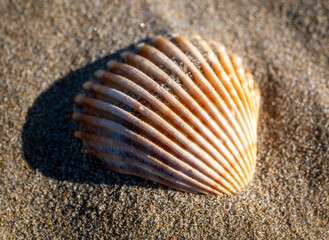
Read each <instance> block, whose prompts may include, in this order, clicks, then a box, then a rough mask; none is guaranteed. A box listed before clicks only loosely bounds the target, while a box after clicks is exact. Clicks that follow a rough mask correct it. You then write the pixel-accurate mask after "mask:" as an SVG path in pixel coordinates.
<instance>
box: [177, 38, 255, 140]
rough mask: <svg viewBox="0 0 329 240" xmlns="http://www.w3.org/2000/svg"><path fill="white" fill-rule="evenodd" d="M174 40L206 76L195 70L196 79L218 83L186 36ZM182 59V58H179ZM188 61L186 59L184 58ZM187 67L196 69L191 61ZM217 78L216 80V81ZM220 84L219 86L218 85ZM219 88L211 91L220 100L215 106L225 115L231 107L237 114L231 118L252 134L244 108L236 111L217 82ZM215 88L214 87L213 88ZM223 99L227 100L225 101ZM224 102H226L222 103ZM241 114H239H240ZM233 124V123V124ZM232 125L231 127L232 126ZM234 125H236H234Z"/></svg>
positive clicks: (213, 83) (229, 98) (210, 84)
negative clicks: (193, 59) (221, 108)
mask: <svg viewBox="0 0 329 240" xmlns="http://www.w3.org/2000/svg"><path fill="white" fill-rule="evenodd" d="M174 40H175V41H176V42H177V44H178V47H179V48H180V49H181V50H182V51H187V52H189V53H190V54H191V55H192V56H193V57H194V58H195V59H196V60H198V61H199V64H200V65H201V68H202V69H203V72H204V73H205V74H206V77H207V78H204V77H203V76H202V74H201V72H200V71H198V72H197V70H195V74H197V75H198V77H197V79H203V78H204V82H205V83H208V84H209V86H214V85H217V84H218V81H219V80H218V78H217V77H216V75H215V74H214V73H213V71H212V69H211V67H210V66H209V64H208V63H207V62H206V61H205V59H204V58H203V56H202V54H201V53H200V52H199V50H198V49H197V48H196V47H195V46H194V45H193V44H192V43H191V42H190V41H189V40H187V39H186V38H183V37H177V38H174ZM181 60H182V61H183V59H181ZM186 61H188V60H186ZM189 66H190V67H189V68H194V69H197V67H196V66H195V64H193V63H192V62H190V63H189ZM207 80H208V81H209V80H211V81H209V82H207ZM216 80H218V81H216ZM209 86H206V87H207V89H209V90H212V89H211V88H210V87H209ZM220 86H221V87H220ZM218 87H220V89H219V91H217V92H216V91H215V92H214V91H211V92H212V94H213V95H214V96H215V99H216V101H220V102H217V106H218V107H219V106H221V107H223V113H225V114H226V116H227V117H229V116H230V112H231V108H234V109H235V111H236V112H237V113H238V114H237V116H233V118H234V117H235V118H237V119H236V120H237V121H238V122H239V123H240V124H242V125H244V124H245V123H247V124H246V129H244V130H245V131H247V132H245V134H247V133H248V134H253V130H252V127H251V123H250V122H249V119H248V117H247V115H246V112H245V109H243V111H241V112H240V111H238V109H237V107H236V105H235V104H234V103H233V100H232V99H231V97H229V95H228V93H227V91H226V90H225V88H224V87H223V86H222V83H221V82H219V86H218ZM214 89H215V88H214ZM220 92H222V93H223V94H224V96H221V95H220ZM225 99H226V100H227V101H228V102H226V101H225ZM224 103H226V104H227V105H226V104H224ZM240 114H241V115H240ZM229 119H230V120H232V119H231V118H230V117H229ZM231 124H234V122H233V121H232V122H231ZM233 126H235V125H233ZM233 126H232V127H233ZM235 127H236V126H235ZM250 144H251V145H253V141H251V142H250Z"/></svg>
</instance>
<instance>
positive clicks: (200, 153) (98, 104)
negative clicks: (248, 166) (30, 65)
mask: <svg viewBox="0 0 329 240" xmlns="http://www.w3.org/2000/svg"><path fill="white" fill-rule="evenodd" d="M107 93H111V96H112V97H114V98H116V99H118V100H119V101H122V102H124V103H125V104H127V105H129V106H130V107H132V108H134V109H135V110H137V111H138V112H140V113H141V114H142V115H143V116H146V117H147V118H148V119H150V120H152V121H153V124H154V123H155V122H158V124H159V126H164V127H163V128H162V131H165V132H167V133H169V134H170V135H171V136H173V137H174V138H175V139H176V140H178V141H179V142H180V143H181V144H182V145H184V146H185V147H186V148H187V149H188V150H189V152H191V153H193V154H194V155H196V156H197V157H198V158H199V159H200V160H201V159H202V161H203V162H204V163H205V164H206V165H207V166H208V167H209V166H212V165H216V166H217V168H215V169H216V171H215V172H216V173H217V174H219V176H221V178H223V179H226V181H227V183H226V184H228V185H231V184H233V185H235V187H237V188H238V185H236V184H238V183H237V182H236V180H234V178H232V177H231V176H230V175H229V174H226V172H225V170H224V167H223V166H222V165H220V164H219V163H218V162H217V161H216V160H215V159H214V158H212V157H211V156H210V155H209V154H208V153H207V152H205V151H204V150H202V149H201V148H200V147H199V146H198V145H196V144H195V143H194V142H192V141H190V140H188V139H187V138H186V137H185V136H184V135H183V134H182V133H180V132H179V131H177V132H175V128H174V127H172V126H171V125H170V124H169V123H167V122H166V121H165V120H163V119H162V118H161V117H159V116H158V115H157V114H155V113H153V112H152V111H151V110H149V109H147V108H146V107H145V106H142V105H141V104H140V103H139V102H138V101H136V100H134V99H133V98H131V97H129V96H127V95H125V94H123V93H121V92H119V91H117V90H114V89H110V88H108V89H107ZM84 103H86V104H88V105H92V106H93V107H95V108H99V109H100V110H103V111H110V112H111V113H112V114H114V115H116V116H118V117H120V118H123V119H127V120H128V121H129V122H131V123H132V124H134V125H138V126H139V127H141V128H142V129H143V130H144V131H146V132H148V133H149V134H151V135H153V134H156V135H159V134H161V135H163V133H161V132H160V131H159V130H157V128H156V127H155V126H152V125H150V124H147V123H146V122H144V121H142V120H140V119H138V118H137V117H135V116H134V115H132V114H131V113H129V112H126V111H125V110H122V109H121V108H119V107H117V106H114V105H112V104H109V103H107V102H102V101H99V100H95V99H91V98H84ZM151 128H152V129H151ZM156 135H153V137H156Z"/></svg>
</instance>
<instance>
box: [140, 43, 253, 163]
mask: <svg viewBox="0 0 329 240" xmlns="http://www.w3.org/2000/svg"><path fill="white" fill-rule="evenodd" d="M168 42H169V41H168V40H167V43H168ZM171 44H173V43H171ZM150 50H153V52H152V53H153V55H152V54H150V52H149V51H150ZM140 51H142V53H144V54H145V55H146V56H147V57H149V56H150V57H152V60H154V61H161V64H162V65H164V66H166V67H167V68H169V69H170V71H172V72H174V73H175V74H176V75H177V76H179V78H181V79H182V80H183V82H184V83H185V84H186V85H187V86H188V88H189V89H190V90H191V91H192V92H194V95H197V96H199V100H203V102H204V104H203V105H204V106H206V107H207V108H208V112H211V113H213V115H214V116H215V118H216V120H217V121H215V122H216V125H217V124H218V123H219V124H220V125H217V126H218V127H220V128H221V129H223V130H224V131H225V130H226V131H225V132H226V134H227V135H228V136H230V139H231V140H232V139H239V141H242V142H243V144H244V146H245V149H249V145H248V144H247V143H246V140H244V138H243V139H242V138H241V136H244V134H243V133H242V132H241V131H240V132H239V129H237V131H238V132H237V133H235V131H233V132H232V131H231V129H230V128H227V125H228V123H227V122H226V120H225V118H224V117H221V116H219V115H218V114H219V113H218V111H217V108H216V107H215V106H214V105H213V103H212V102H211V101H210V100H209V99H208V98H207V97H206V96H205V94H204V93H203V92H202V91H201V90H200V89H199V88H198V87H197V86H196V85H195V83H194V82H193V81H192V80H191V79H190V78H189V77H188V76H186V75H185V74H184V73H183V72H182V71H181V70H180V69H179V67H178V66H177V65H176V64H175V63H173V62H172V61H171V60H170V59H169V58H168V56H166V55H164V53H163V52H161V51H160V50H158V49H156V48H153V47H150V46H148V45H146V46H144V47H143V48H141V49H140ZM154 53H157V54H154ZM158 56H161V58H160V59H159V58H157V57H158ZM171 63H173V64H171ZM198 111H200V112H201V113H202V112H203V111H202V108H201V109H199V110H198ZM208 117H209V116H208ZM207 121H210V123H211V122H212V121H213V119H210V120H209V118H208V119H207ZM215 133H216V134H217V133H218V132H217V131H215ZM219 137H220V136H219ZM235 141H236V140H235ZM242 152H244V151H242ZM248 168H249V169H250V166H249V165H248Z"/></svg>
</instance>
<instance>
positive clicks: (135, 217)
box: [0, 0, 329, 239]
mask: <svg viewBox="0 0 329 240" xmlns="http://www.w3.org/2000/svg"><path fill="white" fill-rule="evenodd" d="M173 33H178V34H181V35H183V36H187V37H189V36H191V35H192V34H195V33H197V34H200V35H201V36H203V37H204V38H205V39H214V40H216V41H219V42H221V43H223V44H224V45H225V46H226V47H227V49H228V51H229V52H231V53H233V52H234V53H236V54H238V55H240V56H241V57H242V58H243V60H244V66H245V67H246V69H248V70H250V71H251V72H252V73H253V74H254V77H255V81H256V84H257V86H259V88H260V90H261V92H262V103H261V112H260V120H259V128H258V155H257V161H258V162H257V169H256V173H255V176H254V178H253V180H252V182H251V184H249V185H248V186H247V187H246V188H245V189H243V191H241V192H239V193H237V194H234V195H231V196H211V195H210V196H207V195H196V194H189V193H183V192H180V191H176V190H173V189H169V188H167V187H165V186H162V185H160V184H157V183H153V182H151V181H148V180H144V179H141V178H137V177H132V176H126V175H122V174H118V173H114V172H111V171H105V170H102V169H100V168H99V167H98V166H97V161H98V160H97V159H96V158H94V157H91V156H85V155H83V154H81V153H80V150H79V149H80V142H79V141H78V140H75V139H73V138H72V137H71V135H70V134H71V132H72V131H73V130H75V129H77V125H76V124H75V123H74V122H72V121H71V120H70V119H69V117H68V115H69V114H70V113H71V112H72V111H73V109H74V106H73V103H72V98H73V97H74V96H75V95H76V94H77V93H79V92H80V91H81V84H82V83H83V82H84V81H87V80H92V79H94V77H93V72H94V71H95V70H96V69H100V68H105V63H106V61H107V60H109V59H115V58H117V54H116V53H117V52H118V51H122V50H124V49H127V48H128V49H129V48H130V47H131V46H132V44H134V43H137V42H139V41H142V40H145V39H148V38H151V37H154V36H157V35H163V36H170V35H171V34H173ZM328 76H329V2H328V1H306V0H305V1H293V0H290V1H284V0H281V1H274V0H273V1H247V0H245V1H209V0H206V1H198V0H193V1H191V0H190V1H174V0H172V1H147V0H144V1H74V3H73V2H72V1H61V0H56V1H41V0H33V1H32V0H31V1H6V0H2V1H0V173H1V174H0V239H77V238H79V239H98V238H100V239H102V238H103V239H110V238H117V239H172V238H173V237H174V238H175V239H253V238H255V239H329V232H328V229H329V214H328V213H329V197H328V190H329V186H328V182H329V180H328V179H329V174H328V172H329V164H328V163H329V153H328V151H329V150H328V149H329V77H328Z"/></svg>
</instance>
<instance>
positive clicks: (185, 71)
mask: <svg viewBox="0 0 329 240" xmlns="http://www.w3.org/2000/svg"><path fill="white" fill-rule="evenodd" d="M121 58H122V62H120V61H110V62H108V64H107V67H108V68H109V69H110V71H105V70H98V71H96V73H95V76H96V77H97V78H99V79H100V83H97V82H85V83H84V84H83V88H84V89H85V90H87V91H90V92H93V93H94V95H95V97H86V96H82V95H79V96H77V97H75V102H76V103H77V104H79V105H82V106H83V109H84V110H83V112H81V113H78V112H75V113H73V114H72V119H74V120H76V121H79V122H80V123H81V124H82V129H83V131H75V132H74V136H75V137H76V138H79V139H81V140H82V142H83V147H82V152H84V153H88V154H93V155H96V156H97V157H98V158H100V159H101V160H102V162H103V164H104V167H105V168H108V169H110V170H113V171H117V172H120V173H124V174H131V175H136V176H139V177H143V178H147V179H150V180H153V181H156V182H159V183H161V184H164V185H167V186H169V187H172V188H175V189H179V190H182V191H187V192H193V193H212V194H229V193H234V192H236V191H237V190H240V189H241V188H243V187H244V186H245V185H246V184H247V183H248V182H250V180H251V178H252V176H253V174H254V171H255V164H256V151H257V149H256V134H257V121H258V114H259V104H260V91H259V90H258V89H256V88H254V81H253V77H252V75H251V73H249V72H246V71H245V70H244V69H243V67H242V63H241V59H240V58H239V57H237V56H235V55H228V54H227V52H226V50H225V47H224V46H222V45H221V44H219V43H216V42H214V41H209V42H207V41H205V40H203V39H201V37H200V36H195V37H194V38H193V40H192V41H189V40H187V39H186V38H184V37H173V38H172V39H171V40H168V39H166V38H163V37H156V38H155V39H153V40H152V43H150V44H146V43H140V44H138V45H137V46H136V51H132V52H123V53H122V54H121Z"/></svg>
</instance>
